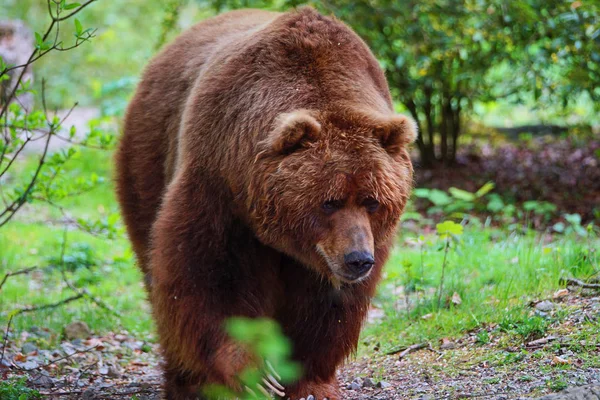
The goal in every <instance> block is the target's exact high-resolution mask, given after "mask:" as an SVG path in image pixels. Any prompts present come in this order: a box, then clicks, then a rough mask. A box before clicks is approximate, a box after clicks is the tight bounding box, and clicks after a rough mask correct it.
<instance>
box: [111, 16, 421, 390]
mask: <svg viewBox="0 0 600 400" xmlns="http://www.w3.org/2000/svg"><path fill="white" fill-rule="evenodd" d="M415 135H416V129H415V124H414V123H413V121H412V120H411V119H409V118H407V117H405V116H401V115H396V114H394V112H393V106H392V101H391V98H390V93H389V89H388V86H387V82H386V80H385V77H384V74H383V72H382V70H381V68H380V66H379V65H378V63H377V60H376V59H375V57H374V56H373V54H372V53H371V51H370V50H369V48H368V47H367V46H366V45H365V43H364V42H363V41H362V40H361V39H360V38H359V37H358V36H357V35H356V34H355V33H354V32H353V31H352V30H351V29H349V28H348V27H347V26H346V25H344V24H343V23H341V22H340V21H338V20H336V19H334V18H329V17H325V16H322V15H320V14H319V13H317V12H316V11H314V10H313V9H311V8H303V9H299V10H295V11H290V12H287V13H274V12H265V11H257V10H243V11H233V12H228V13H225V14H223V15H220V16H217V17H214V18H211V19H208V20H206V21H203V22H201V23H199V24H197V25H195V26H194V27H192V28H191V29H189V30H188V31H187V32H185V33H183V34H182V35H181V36H179V38H177V39H176V40H175V41H174V42H173V43H172V44H171V45H169V46H167V47H166V48H165V49H164V50H163V51H162V52H161V53H160V54H159V55H158V56H156V58H154V60H152V62H151V63H150V65H149V66H148V67H147V69H146V71H145V73H144V76H143V79H142V81H141V83H140V85H139V87H138V89H137V92H136V94H135V97H134V98H133V100H132V102H131V104H130V106H129V109H128V111H127V115H126V120H125V129H124V134H123V137H122V140H121V143H120V147H119V150H118V153H117V156H116V162H117V173H118V176H117V179H118V195H119V201H120V204H121V207H122V211H123V216H124V219H125V223H126V225H127V229H128V233H129V236H130V238H131V241H132V243H133V247H134V250H135V252H136V253H137V257H138V261H139V264H140V266H141V269H142V270H143V272H144V273H145V275H146V283H147V286H148V291H149V296H150V300H151V303H152V308H153V312H154V317H155V319H156V323H157V327H158V334H159V337H160V344H161V347H162V351H163V355H164V360H165V364H164V374H165V390H166V395H167V398H168V399H192V398H198V397H201V395H199V394H198V393H199V389H201V388H202V387H203V385H205V384H209V383H212V384H221V385H226V386H228V387H231V388H233V389H237V388H238V386H239V383H238V380H237V377H236V375H237V374H238V373H239V372H240V371H241V370H243V369H244V367H245V366H246V365H247V363H248V360H249V357H250V356H249V355H248V354H246V352H245V351H244V350H243V349H242V348H240V347H239V346H238V345H237V344H236V343H234V342H233V341H232V340H230V338H229V337H228V336H227V335H226V333H225V332H224V329H223V323H224V321H225V320H226V319H227V318H229V317H232V316H245V317H250V318H255V317H267V318H272V319H274V320H275V321H277V322H278V323H279V324H280V325H281V327H282V329H283V331H284V333H285V334H286V335H287V336H288V337H289V338H290V339H291V341H292V343H293V357H294V358H295V359H296V360H297V361H298V362H299V363H300V364H301V366H302V370H303V375H302V377H301V378H300V379H299V380H298V381H297V382H295V383H293V384H291V385H288V386H287V387H286V388H285V398H291V399H300V398H302V397H307V396H308V395H310V394H312V395H313V396H315V397H316V398H317V399H319V400H321V399H324V398H329V399H339V398H341V395H340V391H339V388H338V385H337V383H336V376H335V373H336V367H337V366H338V365H340V364H341V363H342V362H343V361H344V360H345V358H346V357H348V356H349V355H351V354H352V352H353V351H354V350H355V349H356V345H357V341H358V338H359V331H360V328H361V324H362V322H363V320H364V318H365V315H366V313H367V309H368V307H369V302H370V299H371V297H372V296H373V294H374V291H375V287H376V284H377V282H378V281H379V279H380V276H381V270H382V267H383V264H384V263H385V261H386V259H387V258H388V253H389V251H390V248H391V246H392V244H393V242H394V235H395V230H396V226H397V224H398V221H399V218H400V215H401V214H402V211H403V209H404V206H405V204H406V201H407V199H408V197H409V192H410V189H411V183H412V166H411V162H410V159H409V155H408V152H407V146H408V144H409V143H410V142H412V141H413V140H414V139H415Z"/></svg>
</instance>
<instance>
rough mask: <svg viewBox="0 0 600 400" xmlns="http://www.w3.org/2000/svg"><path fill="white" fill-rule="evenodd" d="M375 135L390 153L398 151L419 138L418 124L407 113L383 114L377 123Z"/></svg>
mask: <svg viewBox="0 0 600 400" xmlns="http://www.w3.org/2000/svg"><path fill="white" fill-rule="evenodd" d="M374 136H375V137H376V138H378V139H379V141H380V142H381V145H382V146H383V148H384V149H385V150H386V151H387V152H388V153H390V154H396V153H398V152H399V151H400V150H401V149H402V148H403V147H406V146H407V145H409V144H410V143H412V142H414V141H415V139H416V138H417V124H416V123H415V121H414V120H413V119H412V118H410V117H407V116H406V115H400V114H396V115H393V116H391V117H388V116H381V117H380V118H378V121H377V122H376V123H375V130H374Z"/></svg>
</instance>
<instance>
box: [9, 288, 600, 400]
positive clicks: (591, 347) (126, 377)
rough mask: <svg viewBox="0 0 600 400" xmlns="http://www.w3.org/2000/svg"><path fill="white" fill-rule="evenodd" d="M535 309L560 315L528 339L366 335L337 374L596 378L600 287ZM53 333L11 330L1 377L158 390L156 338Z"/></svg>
mask: <svg viewBox="0 0 600 400" xmlns="http://www.w3.org/2000/svg"><path fill="white" fill-rule="evenodd" d="M531 310H532V313H537V314H542V315H549V314H555V313H561V314H562V315H563V316H562V318H561V319H560V323H556V324H553V325H552V326H551V327H550V328H549V329H548V330H547V331H545V334H544V336H543V337H541V338H537V339H533V336H532V340H529V341H525V342H522V343H518V342H516V341H514V340H513V338H511V337H509V336H507V335H504V334H502V333H495V332H496V331H495V330H494V329H495V327H494V326H489V327H487V330H486V332H488V331H489V333H486V334H482V332H483V331H478V332H470V333H467V334H465V335H464V336H463V337H461V338H459V339H458V340H453V341H450V340H442V341H441V342H438V343H422V344H417V343H415V346H412V347H410V348H409V349H408V350H406V348H399V349H394V350H393V351H388V352H387V353H388V354H384V353H382V352H381V351H379V350H378V349H379V348H380V347H382V346H381V345H380V344H374V348H368V346H366V345H365V344H362V346H363V348H362V350H361V351H360V353H361V354H363V355H361V356H359V357H358V358H356V359H355V360H352V361H350V362H349V363H347V364H346V365H345V366H344V367H343V368H342V369H341V371H340V373H339V376H338V380H339V383H340V386H341V387H342V388H343V393H344V399H348V400H354V399H356V400H359V399H360V400H367V399H370V400H387V399H421V400H426V399H427V400H433V399H467V398H485V399H497V400H503V399H524V398H538V397H540V396H542V395H545V394H548V393H553V392H559V391H561V390H563V389H565V388H567V387H569V388H572V387H577V386H582V385H596V386H600V345H598V334H599V332H598V331H597V329H595V328H594V327H595V326H596V325H595V324H591V325H590V324H589V322H590V321H595V320H597V319H598V318H600V296H598V292H597V291H596V292H594V291H589V290H585V289H584V290H583V291H582V290H579V289H575V288H571V290H570V291H569V292H568V293H567V291H565V290H563V291H561V292H560V293H558V294H557V296H555V298H553V299H547V300H545V301H540V302H536V303H535V304H533V303H532V305H531ZM49 335H50V333H49V332H48V330H47V329H44V328H34V329H30V330H29V331H21V332H20V333H19V335H18V336H16V337H11V336H9V339H8V341H7V343H6V346H5V347H4V348H3V349H2V352H3V357H2V362H1V363H0V377H1V378H2V380H4V381H6V382H11V383H12V384H13V385H19V384H21V385H23V386H27V387H29V388H32V389H35V390H37V391H39V393H40V394H42V396H43V398H48V399H87V400H92V399H147V400H154V399H160V398H161V376H160V370H159V364H160V357H159V355H158V354H159V349H158V345H156V344H151V343H145V342H143V341H140V340H139V339H137V338H135V337H132V336H131V335H130V334H128V332H120V333H108V334H106V335H103V336H95V335H93V334H91V332H90V331H89V329H88V328H87V327H86V326H85V324H82V323H77V322H75V323H71V324H70V325H69V326H67V327H65V332H64V335H65V339H64V340H63V341H62V342H60V344H59V345H58V346H57V347H56V348H54V349H52V348H44V349H42V347H43V346H40V344H43V343H44V341H45V338H46V337H48V336H49ZM483 338H485V339H483ZM413 349H414V351H411V350H413ZM367 352H368V354H369V356H366V353H367ZM390 353H393V354H390ZM18 378H25V379H23V380H22V381H21V382H19V381H18ZM0 388H1V386H0ZM590 390H591V389H590ZM0 393H1V392H0ZM590 393H591V391H590V392H589V393H588V396H590ZM582 396H583V395H582ZM574 398H579V397H574ZM581 399H596V397H581Z"/></svg>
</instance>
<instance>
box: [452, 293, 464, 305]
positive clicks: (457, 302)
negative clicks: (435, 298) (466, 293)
mask: <svg viewBox="0 0 600 400" xmlns="http://www.w3.org/2000/svg"><path fill="white" fill-rule="evenodd" d="M452 304H454V305H455V306H460V305H461V304H462V299H461V298H460V294H458V293H457V292H454V294H453V295H452Z"/></svg>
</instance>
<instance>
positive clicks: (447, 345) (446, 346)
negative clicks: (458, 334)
mask: <svg viewBox="0 0 600 400" xmlns="http://www.w3.org/2000/svg"><path fill="white" fill-rule="evenodd" d="M454 348H456V343H454V342H453V341H451V340H450V339H447V338H443V339H442V344H441V345H440V350H450V349H454Z"/></svg>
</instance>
